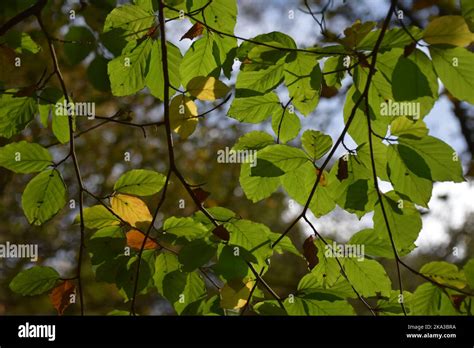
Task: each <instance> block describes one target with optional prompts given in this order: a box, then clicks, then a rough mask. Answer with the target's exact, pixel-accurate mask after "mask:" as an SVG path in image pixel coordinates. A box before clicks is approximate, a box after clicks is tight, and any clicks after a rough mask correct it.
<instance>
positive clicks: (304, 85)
mask: <svg viewBox="0 0 474 348" xmlns="http://www.w3.org/2000/svg"><path fill="white" fill-rule="evenodd" d="M321 82H322V74H321V69H320V67H319V62H318V61H317V60H316V58H315V56H314V55H313V54H307V53H301V52H293V53H291V54H289V55H288V56H287V58H286V63H285V85H286V86H287V87H288V91H289V92H290V97H292V98H293V101H292V103H293V104H294V105H295V106H296V108H297V109H298V110H299V111H300V112H301V113H302V114H303V115H305V116H307V115H309V114H310V113H311V112H313V111H314V109H315V108H316V105H318V101H319V95H320V94H321Z"/></svg>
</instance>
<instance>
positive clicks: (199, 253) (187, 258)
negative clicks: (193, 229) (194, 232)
mask: <svg viewBox="0 0 474 348" xmlns="http://www.w3.org/2000/svg"><path fill="white" fill-rule="evenodd" d="M216 251H217V246H215V245H214V244H211V243H210V242H209V241H206V240H205V239H195V240H193V241H191V242H190V243H188V244H186V245H185V246H184V247H183V248H182V249H181V250H180V252H179V255H178V260H179V262H180V263H181V264H182V265H183V271H185V272H192V271H194V270H195V269H196V268H198V267H201V266H203V265H205V264H206V263H207V262H209V260H210V259H211V258H212V257H213V256H214V255H215V254H216Z"/></svg>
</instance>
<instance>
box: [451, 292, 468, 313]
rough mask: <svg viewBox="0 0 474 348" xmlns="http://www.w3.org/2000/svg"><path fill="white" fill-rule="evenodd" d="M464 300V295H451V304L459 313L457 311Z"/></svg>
mask: <svg viewBox="0 0 474 348" xmlns="http://www.w3.org/2000/svg"><path fill="white" fill-rule="evenodd" d="M465 298H466V296H464V295H451V301H452V302H453V306H454V308H456V309H457V310H458V311H459V309H460V308H461V304H462V301H464V299H465Z"/></svg>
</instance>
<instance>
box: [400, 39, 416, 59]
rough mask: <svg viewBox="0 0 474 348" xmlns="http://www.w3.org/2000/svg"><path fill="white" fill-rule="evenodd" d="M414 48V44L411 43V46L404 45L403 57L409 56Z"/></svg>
mask: <svg viewBox="0 0 474 348" xmlns="http://www.w3.org/2000/svg"><path fill="white" fill-rule="evenodd" d="M415 48H416V42H412V43H411V44H409V45H406V46H405V49H404V50H403V56H404V57H408V56H409V55H410V54H412V53H413V51H414V50H415Z"/></svg>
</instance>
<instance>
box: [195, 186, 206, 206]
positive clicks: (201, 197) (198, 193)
mask: <svg viewBox="0 0 474 348" xmlns="http://www.w3.org/2000/svg"><path fill="white" fill-rule="evenodd" d="M193 194H194V196H195V197H196V198H197V199H198V201H199V202H200V203H201V204H202V203H204V201H205V200H206V199H207V197H209V195H210V193H209V192H207V191H205V190H203V189H202V188H200V187H198V188H195V189H193Z"/></svg>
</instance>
